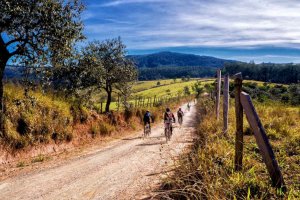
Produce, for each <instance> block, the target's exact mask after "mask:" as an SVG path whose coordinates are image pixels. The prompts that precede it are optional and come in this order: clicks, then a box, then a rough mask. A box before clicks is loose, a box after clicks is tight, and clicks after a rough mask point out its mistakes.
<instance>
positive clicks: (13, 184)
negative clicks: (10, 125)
mask: <svg viewBox="0 0 300 200" xmlns="http://www.w3.org/2000/svg"><path fill="white" fill-rule="evenodd" d="M182 107H183V108H186V105H183V106H182ZM195 114H196V110H195V106H192V107H191V110H190V111H189V112H187V111H186V112H185V116H184V120H183V125H182V127H179V126H178V125H175V126H176V128H174V134H173V136H172V138H171V141H170V142H168V143H166V140H165V137H164V135H163V124H162V123H161V124H159V125H157V126H156V127H155V128H152V133H151V135H150V137H149V138H146V139H142V138H140V136H141V135H142V133H140V134H139V135H137V136H136V137H129V138H124V139H122V140H120V141H118V142H115V143H113V144H112V145H110V146H107V147H105V148H102V149H99V150H97V151H94V152H91V153H89V154H87V155H85V156H81V157H79V158H73V159H70V160H69V161H67V162H64V163H63V164H62V165H59V166H56V167H53V168H50V169H42V170H40V171H35V172H31V173H28V174H26V175H19V176H16V177H12V178H9V179H6V180H4V181H2V182H0V199H2V200H4V199H7V200H8V199H9V200H12V199H47V200H48V199H49V200H50V199H51V200H52V199H105V200H106V199H144V198H147V197H149V195H151V194H152V191H153V190H154V189H155V188H156V187H157V186H158V185H159V181H160V178H161V177H162V176H163V175H164V174H165V171H167V170H169V168H170V166H172V164H173V162H174V160H175V158H176V156H178V155H179V154H180V153H181V152H182V151H183V150H184V149H185V147H186V146H187V145H189V144H191V142H192V139H193V137H192V135H193V132H194V119H195Z"/></svg>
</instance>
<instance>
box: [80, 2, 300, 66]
mask: <svg viewBox="0 0 300 200" xmlns="http://www.w3.org/2000/svg"><path fill="white" fill-rule="evenodd" d="M84 2H85V3H86V5H87V9H86V11H85V12H84V14H83V20H84V23H85V35H86V36H87V39H88V41H93V40H104V39H108V38H113V37H118V36H121V38H122V40H123V41H124V43H125V44H126V45H127V49H128V53H129V54H145V53H153V52H158V51H176V52H183V53H194V54H198V55H210V56H215V57H221V58H227V59H236V60H241V61H247V62H248V61H250V60H254V61H255V62H257V63H260V62H277V63H282V62H294V63H300V1H299V0H285V1H284V0H239V1H237V0H111V1H104V0H84Z"/></svg>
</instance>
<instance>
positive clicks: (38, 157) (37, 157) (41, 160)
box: [31, 154, 50, 163]
mask: <svg viewBox="0 0 300 200" xmlns="http://www.w3.org/2000/svg"><path fill="white" fill-rule="evenodd" d="M47 159H50V157H47V156H45V155H43V154H39V155H38V156H36V157H35V158H33V159H32V160H31V163H37V162H44V161H45V160H47Z"/></svg>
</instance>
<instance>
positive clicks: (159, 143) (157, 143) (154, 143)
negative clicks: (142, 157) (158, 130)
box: [136, 142, 165, 146]
mask: <svg viewBox="0 0 300 200" xmlns="http://www.w3.org/2000/svg"><path fill="white" fill-rule="evenodd" d="M161 144H165V142H153V143H143V144H138V145H136V146H153V145H161Z"/></svg>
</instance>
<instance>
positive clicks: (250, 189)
mask: <svg viewBox="0 0 300 200" xmlns="http://www.w3.org/2000/svg"><path fill="white" fill-rule="evenodd" d="M254 103H255V107H256V110H257V112H258V114H259V116H260V119H261V121H262V124H263V125H264V127H265V129H266V133H267V136H268V138H269V140H270V143H271V145H272V148H273V151H274V153H275V156H276V158H277V161H278V163H279V166H280V168H281V170H282V174H283V176H284V180H285V183H286V185H287V188H288V191H287V192H286V193H283V192H282V191H280V190H278V189H276V188H273V187H271V180H270V177H269V174H268V172H267V169H266V166H265V164H264V162H263V160H262V156H261V155H260V152H259V149H258V147H257V144H256V141H255V138H254V135H253V133H252V131H251V130H250V131H249V125H248V122H247V120H246V117H244V132H247V135H245V136H244V154H243V155H244V158H243V170H242V171H241V172H235V171H234V167H233V161H234V152H235V151H234V148H235V147H234V145H235V113H234V102H233V101H231V106H230V113H229V136H228V137H225V136H224V135H223V134H222V121H219V122H217V121H216V117H215V114H214V112H215V110H214V107H213V103H212V102H211V101H209V100H203V101H201V102H200V104H199V105H198V108H199V110H200V111H199V115H200V119H199V120H200V123H199V125H198V128H197V134H198V136H199V138H198V142H196V144H195V147H194V150H193V151H192V152H191V153H189V154H188V155H183V156H182V158H181V159H180V161H179V162H178V166H177V168H176V169H175V172H174V174H176V175H175V176H171V177H168V178H167V179H166V180H165V185H163V186H162V188H163V189H164V190H165V192H163V193H162V194H160V196H162V197H163V198H169V197H170V198H173V199H178V198H182V199H186V198H192V199H278V198H283V199H299V198H300V193H299V191H300V185H299V180H300V174H299V171H300V165H299V164H300V146H299V144H300V124H299V121H300V110H299V109H300V108H299V107H292V106H287V105H283V104H281V103H279V102H273V101H268V102H265V103H259V102H254Z"/></svg>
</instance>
